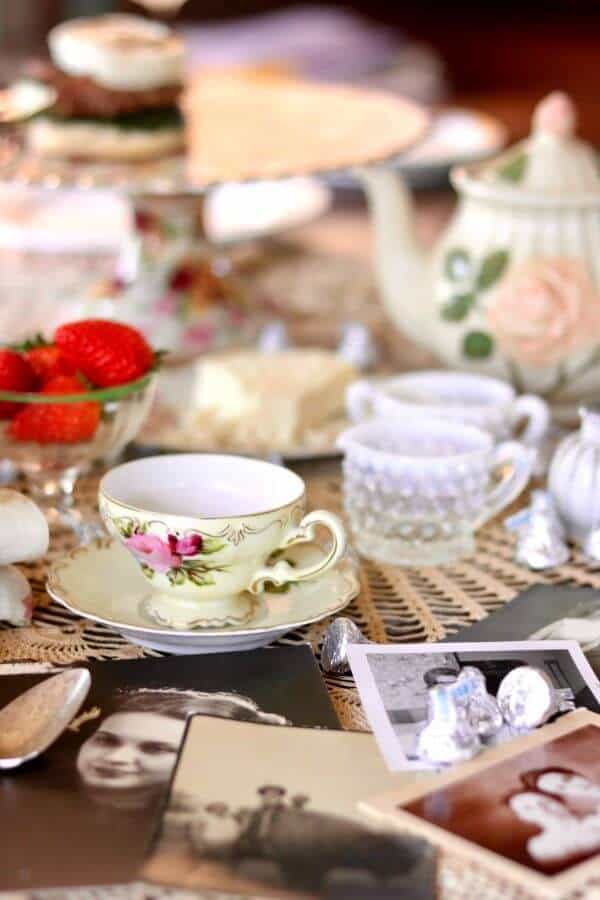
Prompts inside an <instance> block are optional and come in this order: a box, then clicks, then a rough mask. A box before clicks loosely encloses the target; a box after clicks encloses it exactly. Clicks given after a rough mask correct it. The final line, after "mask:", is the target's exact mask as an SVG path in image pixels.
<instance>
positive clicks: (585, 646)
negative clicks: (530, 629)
mask: <svg viewBox="0 0 600 900" xmlns="http://www.w3.org/2000/svg"><path fill="white" fill-rule="evenodd" d="M529 639H530V640H532V641H536V640H537V641H550V640H560V641H577V643H578V644H579V645H580V646H581V649H582V650H583V651H586V650H592V649H593V648H594V647H597V646H598V644H600V614H598V615H594V616H590V617H589V618H587V619H572V618H566V619H558V620H557V621H556V622H551V623H550V624H549V625H544V627H543V628H540V629H539V631H536V632H535V634H531V635H529Z"/></svg>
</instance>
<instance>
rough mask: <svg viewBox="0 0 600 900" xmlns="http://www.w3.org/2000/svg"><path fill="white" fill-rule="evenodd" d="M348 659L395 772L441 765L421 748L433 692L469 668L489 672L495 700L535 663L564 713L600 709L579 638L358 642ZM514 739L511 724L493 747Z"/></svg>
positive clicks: (597, 691) (594, 681)
mask: <svg viewBox="0 0 600 900" xmlns="http://www.w3.org/2000/svg"><path fill="white" fill-rule="evenodd" d="M348 658H349V660H350V664H351V666H352V673H353V675H354V678H355V680H356V685H357V688H358V691H359V693H360V697H361V701H362V704H363V707H364V710H365V713H366V715H367V717H368V720H369V723H370V725H371V727H372V729H373V732H374V734H375V736H376V738H377V741H378V743H379V747H380V749H381V752H382V753H383V755H384V757H385V759H386V762H387V764H388V766H389V767H390V769H391V770H392V771H398V770H401V769H430V768H435V765H434V764H432V763H431V762H430V761H428V760H426V759H424V758H423V757H422V756H421V755H420V754H419V749H418V743H419V735H420V733H421V731H422V730H423V728H424V727H425V725H426V724H427V721H428V700H429V690H430V688H433V687H436V686H437V685H444V684H451V683H453V682H455V681H456V679H457V677H458V676H459V675H460V673H461V671H462V670H463V669H464V668H465V667H467V666H473V667H475V668H476V669H478V670H479V671H480V672H481V673H482V674H483V676H484V678H485V686H486V689H487V692H488V693H489V694H491V695H492V697H496V695H497V693H498V689H499V687H500V685H501V683H502V681H503V679H504V678H505V677H506V676H507V675H508V674H509V672H511V671H512V670H514V669H516V668H518V667H520V666H530V667H534V668H536V669H538V670H541V671H542V672H543V673H544V674H545V676H546V677H547V678H548V679H549V681H550V682H551V685H552V688H553V689H554V690H556V691H559V692H560V708H561V710H562V711H566V710H568V709H574V708H576V707H582V706H583V707H586V708H588V709H591V710H593V711H595V712H598V711H600V685H599V684H598V680H597V678H596V676H595V675H594V672H593V671H592V669H591V667H590V665H589V663H588V662H587V660H586V658H585V656H584V655H583V653H582V651H581V649H580V647H579V645H578V644H576V643H575V642H574V641H511V642H497V641H491V642H486V643H455V644H452V643H443V644H428V645H425V646H424V645H423V644H403V645H396V646H392V645H374V644H355V645H352V646H351V647H350V648H349V651H348ZM557 712H558V711H557ZM514 734H515V731H514V729H511V728H510V727H508V726H506V725H505V726H503V728H502V729H500V731H499V732H498V734H497V735H496V736H495V737H494V741H493V742H494V743H499V742H501V741H502V740H506V739H509V738H511V737H514Z"/></svg>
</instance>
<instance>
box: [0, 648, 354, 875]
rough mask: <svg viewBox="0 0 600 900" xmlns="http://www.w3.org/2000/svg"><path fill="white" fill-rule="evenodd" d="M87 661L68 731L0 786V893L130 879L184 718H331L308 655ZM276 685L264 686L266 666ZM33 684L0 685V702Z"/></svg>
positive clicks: (26, 679)
mask: <svg viewBox="0 0 600 900" xmlns="http://www.w3.org/2000/svg"><path fill="white" fill-rule="evenodd" d="M285 649H286V650H288V651H291V653H288V654H286V656H285V658H284V657H283V656H282V655H281V654H280V652H279V650H278V649H277V650H269V651H256V652H254V653H244V654H228V659H227V660H226V662H225V663H224V662H222V661H221V660H216V659H214V658H212V659H211V658H210V657H194V656H189V657H185V658H183V657H172V658H165V659H144V660H134V661H125V662H123V661H119V662H99V663H92V664H89V666H88V668H89V669H90V673H91V674H92V687H91V690H90V693H89V695H88V697H87V699H86V701H85V703H84V705H83V707H82V710H81V714H80V716H79V717H78V718H77V719H76V720H75V722H74V723H73V726H72V727H71V728H70V729H69V730H67V731H66V732H65V733H64V734H63V735H62V736H61V737H60V739H59V740H58V741H57V742H56V743H55V744H54V745H53V746H52V747H51V748H50V749H49V750H48V752H47V753H45V754H44V755H43V756H41V757H40V758H39V759H38V760H36V761H35V762H34V763H32V764H30V765H28V766H26V767H23V768H22V769H21V770H17V771H15V772H14V773H8V774H5V775H3V777H2V779H0V816H2V818H3V820H4V821H6V822H11V827H10V829H9V828H7V829H4V831H3V855H5V858H6V859H10V860H11V863H12V864H11V866H4V867H3V868H2V872H1V873H0V890H19V889H21V890H26V889H31V888H36V887H47V888H48V887H65V886H69V885H82V884H120V883H126V882H128V881H131V880H133V879H135V878H136V877H137V873H138V870H139V867H140V865H141V864H142V862H143V859H144V857H145V853H146V850H147V848H148V844H149V842H150V840H151V838H152V834H153V830H154V827H155V821H156V815H157V813H158V811H159V810H160V808H161V805H162V802H163V799H164V796H165V792H166V789H167V786H168V783H169V780H170V778H171V774H172V771H173V768H174V766H175V763H176V761H177V754H178V752H179V748H180V744H181V740H182V738H183V735H184V732H185V727H186V721H187V719H188V717H189V716H191V715H201V716H210V717H215V718H220V719H233V720H238V721H242V722H252V723H258V724H266V725H276V726H278V727H279V726H285V725H287V724H289V723H290V722H291V721H294V720H298V721H299V722H301V723H302V724H305V723H306V724H307V725H311V726H318V725H322V726H325V727H335V726H336V725H337V720H336V718H335V714H334V712H333V710H332V708H331V704H330V701H329V698H328V697H327V692H326V689H325V687H324V685H323V683H322V681H321V679H320V676H319V673H318V669H317V668H316V664H315V662H314V657H313V656H312V653H311V651H310V649H309V648H308V647H296V648H285ZM274 666H275V667H276V668H277V669H278V671H279V673H280V676H281V678H282V682H283V683H282V685H281V686H276V687H273V667H274ZM43 677H44V676H43V675H15V676H8V675H7V676H3V677H2V678H0V705H3V704H4V703H5V702H8V701H9V700H10V699H12V698H13V697H15V696H17V695H18V694H20V693H21V692H22V691H23V690H25V689H26V688H27V687H30V686H31V685H32V684H33V683H35V681H39V680H40V679H41V678H43Z"/></svg>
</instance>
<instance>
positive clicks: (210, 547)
mask: <svg viewBox="0 0 600 900" xmlns="http://www.w3.org/2000/svg"><path fill="white" fill-rule="evenodd" d="M226 546H227V541H220V540H219V539H218V538H211V537H205V538H203V540H202V550H201V551H200V553H201V555H202V556H205V555H208V554H210V553H218V552H219V550H223V548H224V547H226Z"/></svg>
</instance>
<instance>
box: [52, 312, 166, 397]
mask: <svg viewBox="0 0 600 900" xmlns="http://www.w3.org/2000/svg"><path fill="white" fill-rule="evenodd" d="M54 343H55V344H56V345H57V346H58V347H60V349H61V350H62V352H63V353H64V355H65V356H66V357H67V359H69V360H71V362H72V363H73V364H74V365H75V366H76V367H77V369H78V371H80V372H81V373H82V374H83V375H85V377H86V378H87V379H88V380H89V381H91V382H92V384H94V385H97V386H98V387H113V386H114V385H117V384H126V383H127V382H129V381H135V380H136V379H138V378H141V377H142V375H145V374H146V372H148V371H149V370H150V369H151V368H152V366H153V364H154V353H153V351H152V348H151V347H150V345H149V344H148V342H147V341H146V339H145V337H144V336H143V335H142V334H140V332H139V331H137V330H136V329H135V328H131V326H129V325H123V324H122V323H121V322H112V321H109V320H108V319H82V320H81V321H80V322H72V323H70V324H68V325H61V327H60V328H59V329H58V330H57V332H56V334H55V335H54Z"/></svg>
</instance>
